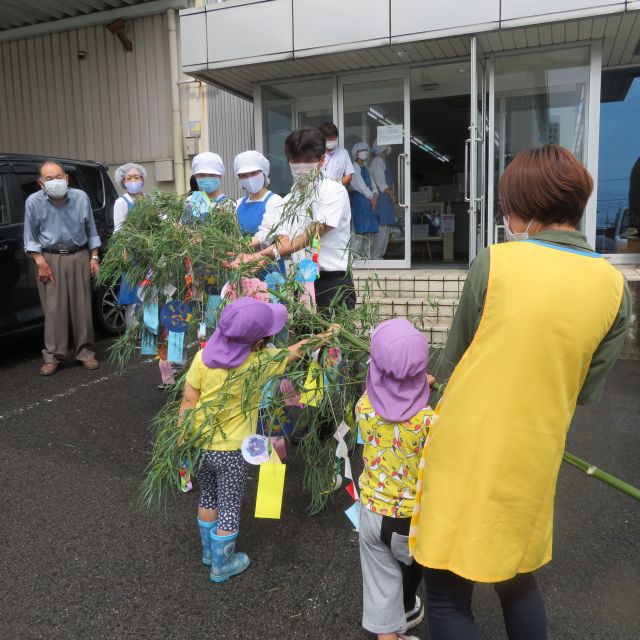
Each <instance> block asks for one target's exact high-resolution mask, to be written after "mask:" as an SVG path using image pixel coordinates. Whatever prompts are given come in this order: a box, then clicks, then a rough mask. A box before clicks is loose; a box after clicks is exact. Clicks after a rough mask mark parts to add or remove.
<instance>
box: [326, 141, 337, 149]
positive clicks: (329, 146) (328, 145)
mask: <svg viewBox="0 0 640 640" xmlns="http://www.w3.org/2000/svg"><path fill="white" fill-rule="evenodd" d="M325 146H326V148H327V149H329V151H333V150H334V149H335V148H336V147H337V146H338V141H337V140H327V143H326V145H325Z"/></svg>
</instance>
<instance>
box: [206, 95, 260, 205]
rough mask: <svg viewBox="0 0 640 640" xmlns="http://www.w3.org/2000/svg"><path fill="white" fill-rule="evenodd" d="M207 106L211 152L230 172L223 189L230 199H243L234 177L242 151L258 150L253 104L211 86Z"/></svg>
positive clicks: (223, 183) (227, 174) (226, 176)
mask: <svg viewBox="0 0 640 640" xmlns="http://www.w3.org/2000/svg"><path fill="white" fill-rule="evenodd" d="M207 105H208V115H209V123H208V124H209V142H210V150H211V151H214V152H215V153H218V154H220V155H221V156H222V160H223V161H224V164H225V168H226V170H227V172H226V175H225V177H224V179H223V181H222V187H223V189H224V192H225V193H226V194H227V195H229V196H232V197H236V198H237V197H240V196H241V195H242V190H241V189H240V185H239V183H238V180H237V178H236V177H235V176H234V175H233V159H234V157H235V156H236V155H237V154H238V153H240V152H241V151H247V150H248V149H255V136H254V130H253V103H252V102H250V101H249V100H245V99H243V98H239V97H238V96H235V95H233V94H231V93H229V92H227V91H224V90H223V89H220V88H218V87H213V86H208V87H207ZM203 151H206V149H203Z"/></svg>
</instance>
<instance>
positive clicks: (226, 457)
mask: <svg viewBox="0 0 640 640" xmlns="http://www.w3.org/2000/svg"><path fill="white" fill-rule="evenodd" d="M287 318H288V316H287V309H286V307H284V306H283V305H281V304H269V303H267V302H262V301H260V300H256V299H255V298H239V299H238V300H235V301H234V302H232V303H231V304H230V305H228V306H227V307H225V308H224V310H223V311H222V313H221V314H220V320H219V322H218V326H217V328H216V330H215V332H214V333H213V335H212V336H211V337H210V338H209V340H208V341H207V343H206V345H205V347H204V349H202V351H200V352H199V353H198V354H197V355H196V356H195V358H194V360H193V363H192V364H191V367H190V369H189V372H188V373H187V378H186V382H185V386H184V396H183V399H182V404H181V405H180V416H181V417H182V416H183V415H184V413H185V411H187V410H188V409H194V410H195V415H194V419H193V422H192V424H191V425H190V427H191V429H192V432H195V431H197V432H199V433H201V434H202V435H201V443H202V444H201V445H200V446H201V452H200V456H199V461H198V466H197V470H196V473H195V475H196V479H197V480H198V484H199V487H200V498H199V503H198V527H199V530H200V539H201V541H202V562H203V564H205V565H207V566H209V565H210V566H211V574H210V578H211V580H212V582H224V581H226V580H228V579H229V578H230V577H231V576H233V575H236V574H238V573H242V572H243V571H244V570H245V569H246V568H247V567H248V566H249V557H248V556H247V554H245V553H236V552H235V546H236V539H237V537H238V531H239V525H240V506H241V504H242V497H243V494H244V483H245V477H246V465H247V463H246V462H245V460H244V458H243V457H242V453H241V450H240V448H241V446H242V441H243V440H244V439H245V438H246V437H247V436H248V435H251V434H253V433H255V432H256V428H257V425H258V406H259V403H260V396H261V393H262V389H263V388H264V386H265V385H266V384H267V383H268V382H270V381H271V380H273V379H275V378H278V377H279V376H280V375H282V373H283V372H284V370H285V367H286V366H287V364H288V363H290V362H293V361H294V360H297V359H298V358H300V357H301V356H302V348H303V347H304V345H305V344H307V343H308V342H310V341H313V342H314V346H316V345H318V346H319V345H321V344H323V342H326V341H327V340H328V339H329V338H330V337H331V336H332V335H333V333H334V332H335V331H336V330H337V328H338V327H337V325H334V326H332V327H331V328H330V330H329V331H327V332H326V333H323V334H319V335H317V336H314V337H313V338H308V339H307V340H301V341H300V342H298V343H297V344H294V345H292V346H291V347H289V348H288V349H267V348H265V343H266V340H267V338H269V337H270V336H274V335H276V334H278V333H279V332H280V331H282V329H283V328H284V326H285V324H286V323H287Z"/></svg>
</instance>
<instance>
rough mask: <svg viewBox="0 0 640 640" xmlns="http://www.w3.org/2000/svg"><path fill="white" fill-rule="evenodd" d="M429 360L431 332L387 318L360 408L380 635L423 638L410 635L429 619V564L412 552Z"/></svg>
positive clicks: (368, 581) (370, 613) (365, 521)
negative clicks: (425, 600)
mask: <svg viewBox="0 0 640 640" xmlns="http://www.w3.org/2000/svg"><path fill="white" fill-rule="evenodd" d="M428 363H429V343H428V341H427V338H426V337H425V336H424V335H422V334H421V333H420V332H419V331H418V330H417V329H416V328H415V327H414V326H413V324H411V322H409V321H408V320H405V319H404V318H394V319H393V320H387V321H386V322H383V323H381V324H380V325H378V326H377V327H376V328H375V330H374V331H373V333H372V334H371V360H370V361H369V370H368V372H367V383H366V391H365V393H364V394H363V396H362V397H361V398H360V400H359V401H358V404H357V405H356V414H357V419H358V426H359V429H360V433H361V434H362V438H363V440H364V450H363V457H364V470H363V472H362V475H361V476H360V481H359V484H360V499H361V501H362V507H363V508H362V510H361V513H360V563H361V565H362V582H363V614H362V626H363V627H364V628H365V629H366V630H367V631H369V632H371V633H374V634H377V637H378V640H396V639H397V638H406V639H407V640H410V639H411V638H414V639H415V636H404V635H402V634H403V633H404V632H405V631H406V630H407V629H410V628H412V627H415V626H416V625H418V624H420V622H422V619H423V617H424V605H423V604H422V602H421V601H420V598H419V597H418V596H417V595H416V592H417V590H418V587H419V586H420V582H421V581H422V567H421V566H420V565H419V564H418V563H417V562H416V561H415V560H414V559H413V557H412V556H411V554H410V552H409V526H410V524H411V514H412V513H413V505H414V500H415V493H416V483H417V481H418V466H419V464H420V457H421V456H420V454H421V451H422V448H423V447H424V444H425V441H426V439H427V435H428V431H429V424H430V421H431V417H432V415H433V411H432V410H431V407H429V405H428V401H429V379H428V378H431V377H430V376H429V377H428V376H427V365H428ZM415 640H417V639H415Z"/></svg>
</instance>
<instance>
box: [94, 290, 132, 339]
mask: <svg viewBox="0 0 640 640" xmlns="http://www.w3.org/2000/svg"><path fill="white" fill-rule="evenodd" d="M93 323H94V326H95V328H96V329H97V330H98V331H100V332H101V333H103V334H105V335H109V336H116V335H118V334H120V333H122V332H123V331H124V329H125V324H124V309H123V308H122V307H121V306H120V305H119V304H118V286H117V285H115V286H112V287H103V286H100V287H97V288H96V290H95V291H94V292H93Z"/></svg>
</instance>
